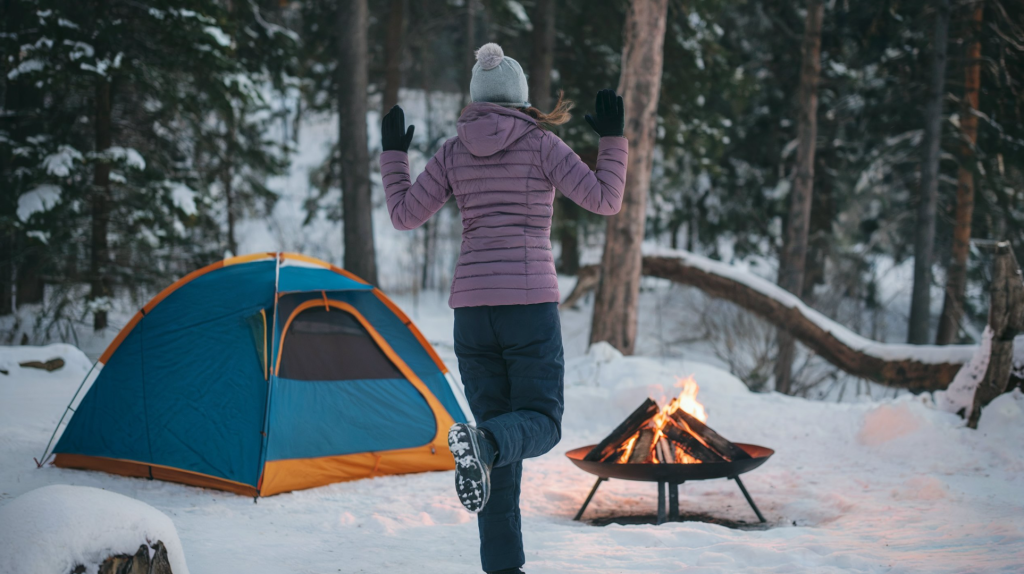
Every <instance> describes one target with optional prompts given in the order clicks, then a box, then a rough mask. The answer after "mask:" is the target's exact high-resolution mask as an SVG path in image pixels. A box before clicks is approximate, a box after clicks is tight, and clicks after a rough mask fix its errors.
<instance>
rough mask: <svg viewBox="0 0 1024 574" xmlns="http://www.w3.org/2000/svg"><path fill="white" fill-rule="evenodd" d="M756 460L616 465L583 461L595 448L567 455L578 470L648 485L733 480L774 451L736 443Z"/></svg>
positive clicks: (582, 449) (578, 450) (591, 447)
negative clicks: (647, 483) (648, 483)
mask: <svg viewBox="0 0 1024 574" xmlns="http://www.w3.org/2000/svg"><path fill="white" fill-rule="evenodd" d="M735 444H736V446H738V447H740V448H742V449H743V450H745V451H747V454H749V455H750V456H751V457H753V458H749V459H746V460H734V461H732V462H702V463H700V464H651V463H634V464H629V463H624V464H620V463H615V462H593V461H587V460H583V457H585V456H587V453H588V452H590V450H591V449H593V448H594V446H595V445H590V446H583V447H580V448H577V449H573V450H570V451H569V452H567V453H565V456H567V457H569V460H571V461H572V462H573V464H575V465H576V466H578V467H580V468H581V469H583V470H585V471H587V472H589V473H590V474H594V475H597V476H598V477H600V478H617V479H620V480H639V481H645V482H668V483H681V482H686V481H688V480H709V479H712V478H727V477H728V478H732V477H735V476H739V475H741V474H743V473H745V472H750V471H752V470H754V469H755V468H757V467H759V466H761V465H762V464H764V463H765V461H767V460H768V458H769V457H771V456H772V455H773V454H775V451H774V450H772V449H770V448H765V447H763V446H757V445H754V444H743V443H735Z"/></svg>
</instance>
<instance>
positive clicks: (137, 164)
mask: <svg viewBox="0 0 1024 574" xmlns="http://www.w3.org/2000/svg"><path fill="white" fill-rule="evenodd" d="M103 157H104V158H105V159H107V160H109V161H116V162H124V164H125V165H126V166H128V167H130V168H132V169H138V170H142V169H146V160H145V159H144V158H143V157H142V154H140V153H139V152H138V151H136V150H135V148H130V147H129V148H125V147H121V146H111V147H109V148H107V149H106V150H104V151H103Z"/></svg>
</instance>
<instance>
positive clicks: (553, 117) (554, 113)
mask: <svg viewBox="0 0 1024 574" xmlns="http://www.w3.org/2000/svg"><path fill="white" fill-rule="evenodd" d="M573 105H574V104H573V102H572V100H567V99H565V92H563V91H561V90H559V92H558V101H557V102H555V109H553V110H551V111H550V112H548V113H544V112H542V111H540V110H538V109H537V108H535V107H533V106H531V107H529V108H519V111H521V112H523V113H524V114H526V115H528V116H530V117H531V118H533V119H535V120H537V123H538V124H540V125H541V127H546V128H550V127H554V126H560V125H562V124H564V123H566V122H568V121H569V120H570V119H571V118H572V114H570V113H569V112H570V111H572V107H573Z"/></svg>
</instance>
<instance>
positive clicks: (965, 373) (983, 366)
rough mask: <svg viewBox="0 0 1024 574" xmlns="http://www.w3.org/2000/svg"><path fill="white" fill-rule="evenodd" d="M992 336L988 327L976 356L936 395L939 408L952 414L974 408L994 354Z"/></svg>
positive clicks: (968, 411) (990, 328) (975, 353)
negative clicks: (989, 361) (989, 360)
mask: <svg viewBox="0 0 1024 574" xmlns="http://www.w3.org/2000/svg"><path fill="white" fill-rule="evenodd" d="M992 335H993V332H992V327H990V326H988V325H986V326H985V331H984V332H983V333H982V335H981V344H980V345H978V346H977V350H976V351H975V352H974V356H973V357H971V360H970V361H968V362H966V363H964V366H962V367H960V370H959V371H957V372H956V376H955V377H953V381H952V382H951V383H949V387H947V388H946V390H945V391H939V392H937V393H935V401H936V402H937V403H938V405H939V408H941V409H942V410H944V411H946V412H950V413H967V414H969V413H970V412H971V410H972V409H973V408H974V391H976V390H977V389H978V385H979V384H980V383H981V380H982V379H984V378H985V371H987V370H988V359H989V356H990V355H991V354H992ZM1015 350H1016V349H1015Z"/></svg>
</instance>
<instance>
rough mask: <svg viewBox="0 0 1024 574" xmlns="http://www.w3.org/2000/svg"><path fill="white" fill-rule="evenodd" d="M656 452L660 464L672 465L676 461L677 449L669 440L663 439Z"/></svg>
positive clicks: (659, 442)
mask: <svg viewBox="0 0 1024 574" xmlns="http://www.w3.org/2000/svg"><path fill="white" fill-rule="evenodd" d="M654 450H655V454H657V455H658V462H660V463H662V464H672V463H674V462H675V461H676V449H675V447H674V446H672V443H671V442H670V441H669V440H668V439H667V438H665V437H661V439H660V440H659V441H658V446H657V447H655V449H654Z"/></svg>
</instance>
